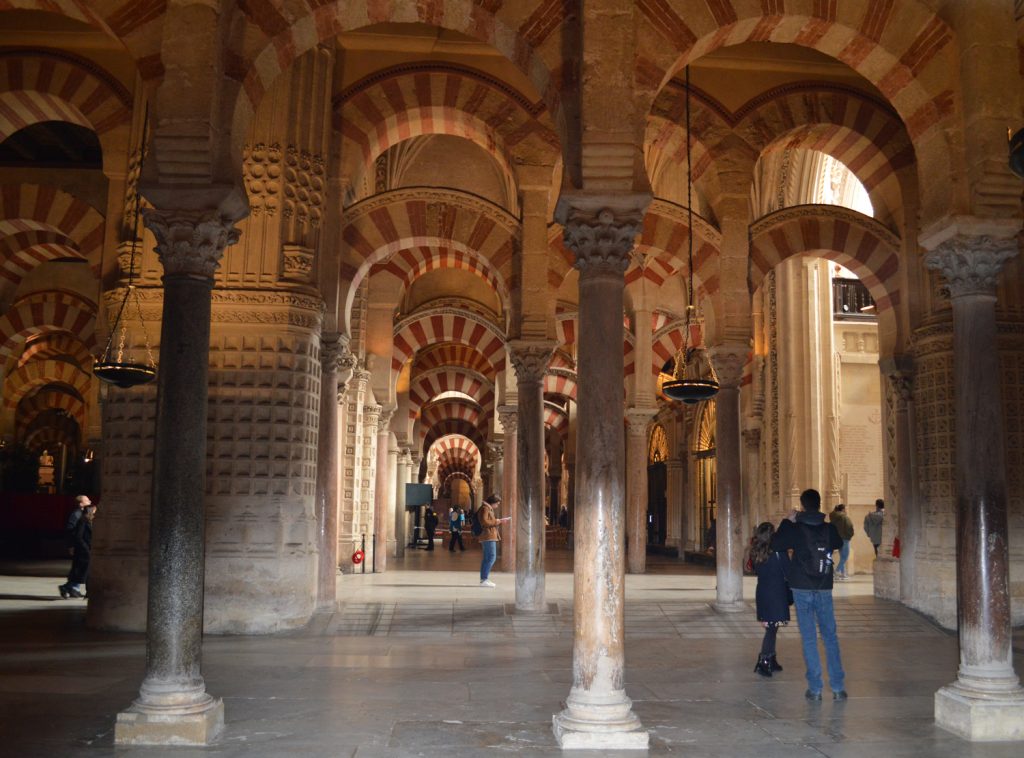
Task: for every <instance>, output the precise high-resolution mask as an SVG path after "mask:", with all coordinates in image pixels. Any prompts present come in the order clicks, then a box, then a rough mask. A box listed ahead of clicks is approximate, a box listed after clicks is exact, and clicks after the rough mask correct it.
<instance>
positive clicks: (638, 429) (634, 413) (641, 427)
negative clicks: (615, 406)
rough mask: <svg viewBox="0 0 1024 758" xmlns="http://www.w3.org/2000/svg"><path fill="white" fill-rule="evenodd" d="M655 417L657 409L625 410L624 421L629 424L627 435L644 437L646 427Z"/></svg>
mask: <svg viewBox="0 0 1024 758" xmlns="http://www.w3.org/2000/svg"><path fill="white" fill-rule="evenodd" d="M657 415H658V409H657V408H627V409H626V421H627V422H628V424H629V433H630V434H632V435H634V436H646V435H647V427H648V425H650V423H651V420H652V419H653V418H654V417H655V416H657Z"/></svg>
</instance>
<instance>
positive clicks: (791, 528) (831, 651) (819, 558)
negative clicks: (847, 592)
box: [772, 490, 846, 700]
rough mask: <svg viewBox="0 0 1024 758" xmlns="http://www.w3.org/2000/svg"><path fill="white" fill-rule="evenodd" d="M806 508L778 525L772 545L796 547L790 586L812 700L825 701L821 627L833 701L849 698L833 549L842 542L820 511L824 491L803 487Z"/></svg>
mask: <svg viewBox="0 0 1024 758" xmlns="http://www.w3.org/2000/svg"><path fill="white" fill-rule="evenodd" d="M800 505H801V506H803V512H802V513H796V512H794V513H792V514H790V517H789V518H787V519H783V521H782V523H781V524H779V529H778V531H777V532H776V533H775V537H774V539H773V540H772V550H775V551H777V552H780V553H781V552H785V551H787V550H792V551H793V562H792V565H791V567H790V571H789V586H790V588H791V589H792V590H793V600H794V605H795V606H796V621H797V624H798V625H799V627H800V639H801V641H802V642H803V653H804V664H805V665H806V666H807V691H806V692H805V693H804V697H806V698H807V699H808V700H821V691H822V688H823V682H822V672H821V657H820V656H819V655H818V632H819V630H820V631H821V639H822V641H823V642H824V643H825V661H826V664H827V666H828V679H829V684H830V685H831V687H832V699H833V700H846V689H845V687H844V685H845V680H846V673H845V672H844V671H843V661H842V658H841V656H840V654H839V635H838V633H837V631H836V614H835V609H834V607H833V605H832V553H833V552H834V551H836V550H839V549H840V548H841V547H842V546H843V540H842V537H840V536H839V532H838V531H836V527H835V524H828V523H825V514H823V513H822V512H821V494H820V493H819V492H818V491H817V490H804V491H803V492H802V493H801V494H800Z"/></svg>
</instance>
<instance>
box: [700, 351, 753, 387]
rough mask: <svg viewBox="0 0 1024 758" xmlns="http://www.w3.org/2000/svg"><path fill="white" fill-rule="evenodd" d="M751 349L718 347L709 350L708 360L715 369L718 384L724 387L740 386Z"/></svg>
mask: <svg viewBox="0 0 1024 758" xmlns="http://www.w3.org/2000/svg"><path fill="white" fill-rule="evenodd" d="M749 352H750V348H748V347H747V346H746V345H738V344H737V345H716V346H715V347H712V348H710V349H709V350H708V358H709V359H710V361H711V365H712V366H713V367H714V369H715V375H716V376H717V377H718V382H719V384H721V385H722V386H723V387H728V388H735V387H739V386H740V381H741V380H742V379H743V367H744V366H745V365H746V363H747V354H748V353H749Z"/></svg>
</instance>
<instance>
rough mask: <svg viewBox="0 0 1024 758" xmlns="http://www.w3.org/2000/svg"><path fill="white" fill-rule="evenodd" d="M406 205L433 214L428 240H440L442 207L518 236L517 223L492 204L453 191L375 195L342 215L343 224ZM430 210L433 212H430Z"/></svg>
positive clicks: (419, 189)
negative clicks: (480, 218) (422, 205)
mask: <svg viewBox="0 0 1024 758" xmlns="http://www.w3.org/2000/svg"><path fill="white" fill-rule="evenodd" d="M408 202H416V203H426V206H427V209H428V214H429V213H433V218H434V225H433V226H431V225H429V223H428V226H427V230H426V231H427V233H428V234H430V235H431V236H443V234H442V232H443V229H442V228H441V227H440V226H438V224H437V221H438V219H441V218H443V217H442V216H441V215H439V212H440V211H441V209H442V208H443V207H450V208H452V209H460V210H466V211H470V212H472V213H476V214H479V215H480V216H483V217H484V218H486V219H488V220H490V221H493V222H494V223H495V224H497V225H498V226H500V227H501V228H502V229H504V230H505V231H506V232H508V233H509V234H511V235H512V236H518V235H519V228H520V223H519V219H518V218H516V217H515V216H513V215H512V214H511V213H509V212H508V211H506V210H505V209H504V208H502V207H500V206H498V205H495V204H494V203H491V202H489V201H488V200H484V199H483V198H481V197H478V196H476V195H471V194H470V193H468V192H459V191H456V190H445V189H439V188H432V187H416V188H413V189H398V190H391V191H390V192H385V193H383V194H379V195H374V196H373V197H370V198H367V199H366V200H361V201H359V202H358V203H356V204H355V205H353V206H351V207H350V208H348V209H346V211H345V220H346V223H353V222H355V221H357V220H358V219H359V218H361V217H362V216H366V215H368V214H370V213H373V212H374V211H377V210H380V209H382V208H387V207H389V206H397V205H404V204H405V203H408ZM431 208H433V211H430V209H431Z"/></svg>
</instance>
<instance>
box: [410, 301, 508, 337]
mask: <svg viewBox="0 0 1024 758" xmlns="http://www.w3.org/2000/svg"><path fill="white" fill-rule="evenodd" d="M433 316H457V317H459V318H464V319H466V320H467V321H472V322H474V323H477V324H480V325H481V326H483V327H485V328H487V329H488V330H490V331H491V332H494V333H495V334H496V335H498V336H499V337H501V338H502V339H504V338H505V333H504V330H503V329H502V328H501V326H499V325H498V324H497V323H495V322H494V321H492V320H491V319H489V318H487V317H486V316H485V315H484V314H482V313H479V312H477V311H473V310H469V309H468V308H461V307H453V306H450V305H441V306H437V305H434V306H431V305H429V304H428V307H425V308H417V309H416V310H415V311H413V312H412V313H410V314H408V315H406V316H403V317H402V318H401V319H400V320H398V321H396V322H395V326H394V329H393V330H392V334H394V335H397V334H398V333H399V332H401V331H402V330H403V329H405V328H406V327H407V326H409V324H411V323H413V322H415V321H420V320H421V319H425V318H430V317H433Z"/></svg>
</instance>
